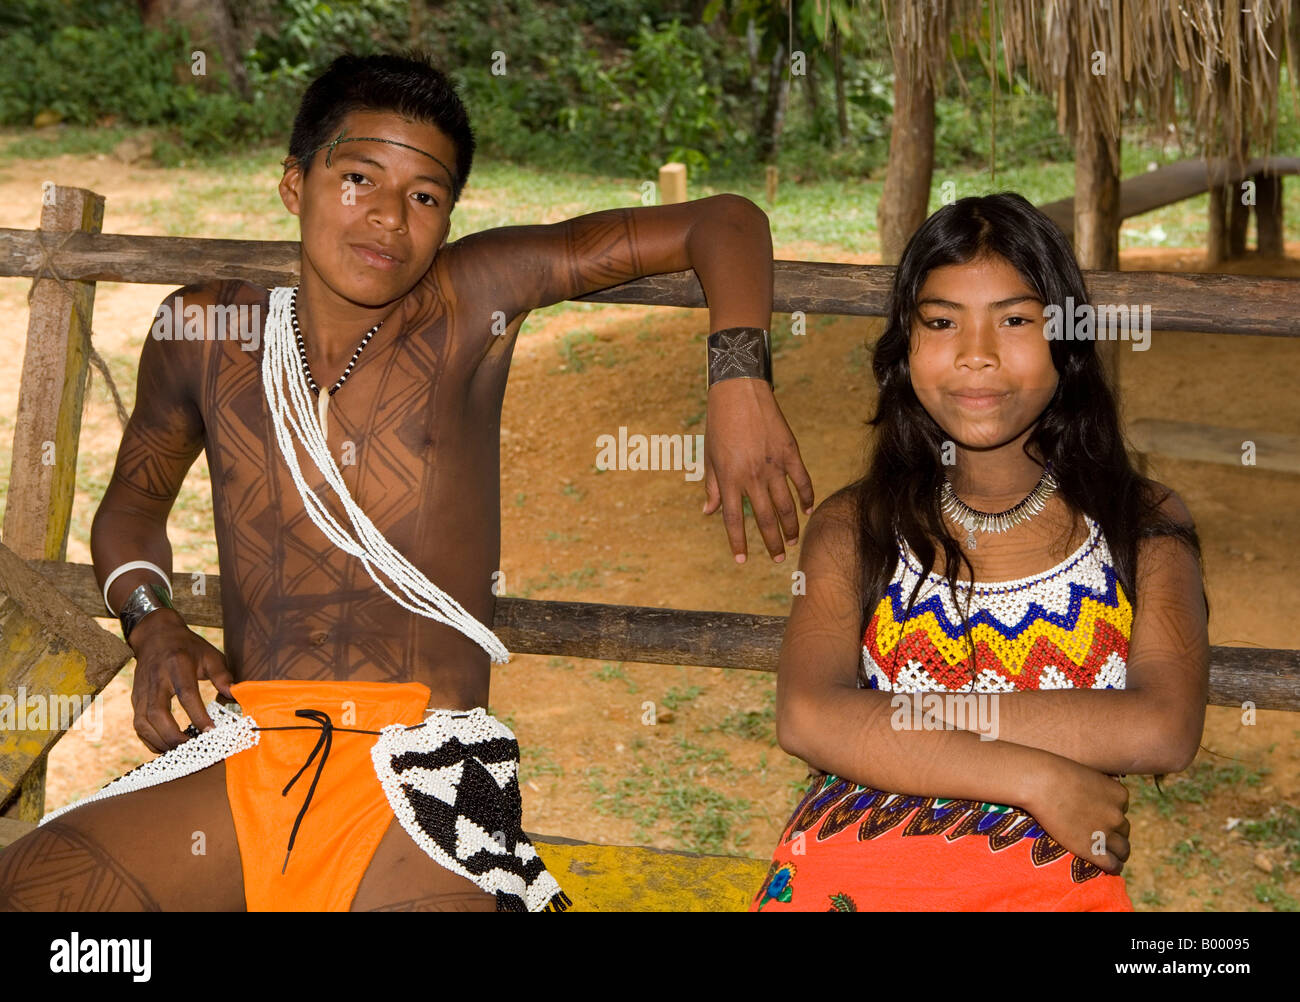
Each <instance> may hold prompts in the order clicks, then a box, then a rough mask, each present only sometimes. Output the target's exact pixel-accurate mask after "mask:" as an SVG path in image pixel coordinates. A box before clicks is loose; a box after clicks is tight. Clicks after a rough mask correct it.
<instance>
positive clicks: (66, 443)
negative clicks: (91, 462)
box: [0, 184, 104, 821]
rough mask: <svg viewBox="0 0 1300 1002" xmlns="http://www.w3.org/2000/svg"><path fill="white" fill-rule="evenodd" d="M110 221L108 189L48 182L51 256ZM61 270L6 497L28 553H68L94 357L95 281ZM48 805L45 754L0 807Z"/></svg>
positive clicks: (7, 528) (16, 540) (31, 350)
mask: <svg viewBox="0 0 1300 1002" xmlns="http://www.w3.org/2000/svg"><path fill="white" fill-rule="evenodd" d="M103 226H104V197H103V196H102V195H96V194H95V193H94V192H93V191H88V190H86V189H85V188H64V187H62V186H57V185H52V184H47V185H46V186H45V188H44V190H43V197H42V206H41V226H40V229H41V240H42V243H43V244H44V246H45V248H46V252H47V253H52V252H53V251H54V250H55V249H56V248H58V247H59V245H60V244H61V243H62V242H63V241H64V240H66V239H67V237H68V235H69V234H70V233H78V232H79V233H99V232H100V231H101V230H102V229H103ZM53 275H54V269H53V268H52V267H50V266H49V263H48V261H47V262H46V267H45V271H44V273H43V275H41V276H38V277H37V279H36V281H35V283H34V286H33V289H32V295H31V299H30V304H31V310H30V316H29V319H28V323H27V351H26V354H25V356H24V357H23V374H22V383H21V384H20V386H19V390H18V414H17V420H16V421H15V423H14V446H13V455H12V458H11V461H10V467H9V489H8V495H7V500H6V504H5V517H4V527H3V538H4V543H5V545H6V546H8V547H9V548H10V549H11V550H13V551H14V552H15V553H16V554H18V555H19V556H20V557H22V558H23V559H25V560H31V559H45V560H64V559H66V557H67V548H68V528H69V526H70V525H71V522H72V500H73V496H74V492H75V489H76V476H77V444H78V440H79V438H80V435H81V411H82V406H83V403H84V398H85V392H86V366H87V365H88V364H89V361H90V351H89V345H90V323H91V315H92V312H93V310H94V305H95V283H94V282H62V281H61V280H59V279H56V278H54V277H52V276H53ZM46 276H50V277H46ZM44 808H45V762H44V760H43V759H42V761H40V762H39V763H37V764H36V765H34V766H32V768H31V769H30V770H29V771H28V773H27V776H26V778H25V779H24V781H23V784H22V787H21V789H20V790H19V791H18V793H17V794H16V795H15V797H14V798H13V799H12V800H10V802H9V803H8V805H7V806H5V807H4V810H3V811H0V814H3V815H7V816H10V817H18V818H20V819H22V820H24V821H39V820H40V818H41V815H42V813H43V812H44Z"/></svg>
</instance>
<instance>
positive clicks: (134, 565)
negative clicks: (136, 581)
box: [104, 560, 172, 616]
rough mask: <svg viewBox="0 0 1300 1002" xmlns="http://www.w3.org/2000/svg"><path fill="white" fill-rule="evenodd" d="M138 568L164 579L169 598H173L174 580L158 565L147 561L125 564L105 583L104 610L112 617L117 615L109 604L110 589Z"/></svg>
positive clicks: (134, 561)
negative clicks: (127, 573) (129, 572)
mask: <svg viewBox="0 0 1300 1002" xmlns="http://www.w3.org/2000/svg"><path fill="white" fill-rule="evenodd" d="M136 568H143V569H145V570H151V571H153V572H154V573H156V574H157V575H158V576H159V577H160V578H162V579H163V583H164V584H166V585H167V597H168V598H169V599H170V598H172V580H171V578H169V577H168V576H167V572H166V571H164V570H163V569H162V568H161V567H159V566H158V565H157V564H151V563H149V561H147V560H132V561H131V562H130V563H126V564H123V565H122V566H121V567H119V568H117V570H115V571H113V573H112V574H110V575H109V576H108V580H107V581H105V582H104V608H105V609H107V610H108V614H109V615H110V616H116V615H117V613H116V612H114V611H113V607H112V606H111V605H109V604H108V589H109V588H110V587H111V586H112V584H113V582H114V581H116V580H117V579H118V578H119V577H121V576H122V575H123V574H125V573H126V572H127V571H133V570H135V569H136Z"/></svg>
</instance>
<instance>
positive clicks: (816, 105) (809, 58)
mask: <svg viewBox="0 0 1300 1002" xmlns="http://www.w3.org/2000/svg"><path fill="white" fill-rule="evenodd" d="M804 57H805V59H806V62H805V63H804V78H803V83H804V93H805V94H806V95H807V96H808V114H809V115H811V116H812V120H813V128H814V129H816V127H817V126H818V125H820V124H821V119H822V106H821V95H820V94H818V93H817V72H816V70H815V69H814V67H815V66H816V65H817V60H816V59H815V58H814V54H813V53H811V52H805V53H804Z"/></svg>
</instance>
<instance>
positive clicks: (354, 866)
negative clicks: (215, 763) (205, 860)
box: [226, 679, 429, 911]
mask: <svg viewBox="0 0 1300 1002" xmlns="http://www.w3.org/2000/svg"><path fill="white" fill-rule="evenodd" d="M231 692H232V694H233V695H234V697H235V699H236V700H237V701H238V702H239V705H240V707H241V708H242V709H243V712H244V713H245V714H247V715H249V716H251V717H252V718H253V719H254V720H256V721H257V726H258V728H259V729H260V730H261V731H262V734H261V738H260V740H259V741H258V743H257V745H255V746H254V747H252V748H248V749H245V750H244V751H241V752H237V753H236V754H234V755H231V756H230V757H229V758H227V759H226V794H227V796H228V797H229V799H230V811H231V814H232V815H233V816H234V819H235V832H236V835H237V836H238V839H239V855H240V859H241V862H242V866H243V872H244V899H245V902H246V905H247V907H248V910H249V911H347V910H348V908H349V907H350V906H351V904H352V899H353V897H354V896H355V895H356V892H357V887H358V886H360V884H361V878H362V877H363V876H364V875H365V872H366V868H367V867H368V866H369V865H370V860H371V859H372V858H373V857H374V854H375V850H376V849H377V848H378V847H379V841H380V839H382V838H383V836H384V832H385V831H386V830H387V829H388V826H389V825H390V824H391V823H392V821H393V810H392V808H391V807H390V806H389V804H388V800H387V798H386V796H385V794H384V788H383V787H382V786H381V785H380V783H379V780H378V778H377V777H376V775H375V767H374V763H373V761H372V759H371V754H370V751H371V748H372V747H373V746H374V744H375V741H376V736H375V734H373V733H370V734H359V733H351V732H350V731H349V730H348V729H349V728H354V729H357V730H361V731H373V732H377V731H379V730H380V729H381V728H383V727H386V726H388V725H389V724H405V725H408V726H411V725H414V724H418V723H420V722H421V721H422V720H423V719H424V710H425V708H426V707H427V706H428V703H429V689H428V687H427V686H424V685H421V684H420V683H418V682H405V683H391V682H314V681H302V680H295V679H278V680H274V681H266V682H237V683H235V684H234V685H233V686H231ZM300 709H312V710H317V711H321V712H323V713H325V714H328V715H329V718H330V721H331V722H332V724H333V729H332V734H331V740H330V746H329V751H328V759H327V761H326V763H325V765H324V768H323V769H322V770H321V771H320V778H319V781H317V783H316V788H315V790H314V791H312V793H311V802H310V804H309V805H308V808H307V811H306V813H305V814H304V815H303V818H302V822H301V824H300V825H299V828H298V832H297V834H296V836H295V838H294V842H293V850H292V851H291V852H288V859H287V862H286V851H287V849H288V844H289V837H290V833H291V832H292V831H293V827H294V822H295V820H296V819H297V817H298V814H299V812H300V811H301V810H302V806H303V803H304V801H306V799H307V796H308V791H309V790H310V789H311V786H312V781H313V779H314V777H315V776H316V770H317V766H318V765H319V764H320V755H321V754H323V753H324V751H325V749H324V748H322V749H321V750H320V751H318V752H317V755H316V757H315V758H314V759H313V760H312V762H311V764H310V765H308V766H307V767H306V768H305V769H304V768H303V765H304V763H306V762H307V760H308V757H309V756H311V754H312V749H313V748H315V747H316V746H317V744H318V743H319V742H320V739H321V736H322V728H321V726H319V724H318V723H316V722H315V721H313V720H311V719H305V718H303V717H299V716H296V715H295V712H296V711H297V710H300ZM278 727H294V728H303V729H302V730H275V729H274V728H278ZM299 770H302V774H301V775H300V776H299V777H298V779H297V781H296V782H294V784H293V787H292V788H291V789H290V790H289V791H288V793H287V794H284V793H283V792H282V791H283V790H284V787H285V785H286V784H287V783H288V782H289V781H290V780H291V779H293V777H294V775H295V774H296V773H298V772H299ZM282 868H283V872H281V870H282Z"/></svg>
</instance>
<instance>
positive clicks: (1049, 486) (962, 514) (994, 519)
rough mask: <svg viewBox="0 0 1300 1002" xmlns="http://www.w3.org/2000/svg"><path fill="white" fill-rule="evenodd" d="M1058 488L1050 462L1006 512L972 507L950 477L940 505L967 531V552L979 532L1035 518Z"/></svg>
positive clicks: (1000, 529)
mask: <svg viewBox="0 0 1300 1002" xmlns="http://www.w3.org/2000/svg"><path fill="white" fill-rule="evenodd" d="M1057 486H1058V485H1057V481H1056V478H1055V477H1054V476H1052V464H1051V462H1048V464H1047V465H1046V466H1045V467H1043V475H1042V476H1041V477H1040V478H1039V479H1038V484H1037V485H1036V486H1035V487H1034V489H1033V490H1032V491H1030V492H1029V494H1028V496H1027V497H1026V498H1025V499H1024V500H1023V501H1021V502H1020V503H1019V504H1016V505H1013V506H1012V507H1010V508H1008V509H1007V510H1006V511H999V512H987V511H979V510H977V509H975V508H972V507H971V506H970V505H968V504H966V502H964V501H962V499H961V498H959V497H958V496H957V493H956V491H954V490H953V489H952V482H951V481H949V480H948V478H947V477H944V478H943V483H942V484H941V485H940V487H939V503H940V506H941V508H942V509H943V513H944V514H945V515H947V516H948V517H949V518H950V519H952V521H953V522H955V523H956V524H957V525H959V526H961V527H962V528H963V529H965V530H966V549H968V550H973V549H975V533H976V532H1006V531H1007V530H1008V529H1011V528H1013V527H1015V526H1017V525H1019V524H1020V523H1021V522H1024V521H1027V520H1028V519H1031V518H1033V517H1034V516H1035V515H1037V514H1038V513H1039V512H1040V511H1042V510H1043V508H1044V507H1045V506H1046V504H1047V499H1048V498H1050V497H1051V496H1052V495H1053V494H1054V493H1055V492H1056V488H1057Z"/></svg>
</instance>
